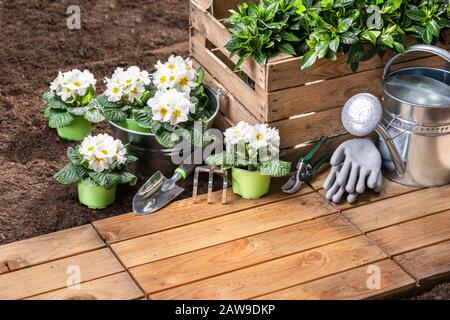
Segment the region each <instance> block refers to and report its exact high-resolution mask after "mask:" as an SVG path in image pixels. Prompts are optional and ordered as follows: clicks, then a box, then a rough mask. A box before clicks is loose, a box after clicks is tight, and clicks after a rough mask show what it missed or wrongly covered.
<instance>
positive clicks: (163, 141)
mask: <svg viewBox="0 0 450 320" xmlns="http://www.w3.org/2000/svg"><path fill="white" fill-rule="evenodd" d="M155 137H156V141H158V143H159V144H160V145H162V146H163V147H165V148H173V147H174V146H175V142H176V141H175V140H178V139H177V138H178V137H174V136H173V135H172V132H167V131H163V132H161V133H157V134H155Z"/></svg>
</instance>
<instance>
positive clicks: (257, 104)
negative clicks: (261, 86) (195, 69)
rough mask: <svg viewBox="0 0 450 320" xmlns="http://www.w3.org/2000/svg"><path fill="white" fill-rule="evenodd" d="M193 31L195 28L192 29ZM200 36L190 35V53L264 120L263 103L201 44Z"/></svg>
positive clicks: (256, 115)
mask: <svg viewBox="0 0 450 320" xmlns="http://www.w3.org/2000/svg"><path fill="white" fill-rule="evenodd" d="M194 31H195V30H194ZM199 39H202V36H201V35H200V34H199V33H197V32H196V33H195V34H194V36H192V37H191V43H190V45H191V54H192V55H193V57H194V58H195V59H196V60H197V61H198V62H199V63H200V64H202V65H203V67H204V68H205V69H206V70H207V71H208V72H209V73H210V74H212V75H213V76H214V77H215V78H216V79H217V80H218V81H219V82H220V83H221V84H222V85H223V86H224V87H225V89H226V90H227V92H229V93H231V94H232V95H233V96H234V97H235V98H236V99H237V100H238V101H240V102H241V103H242V105H244V106H245V107H246V108H247V109H248V110H249V111H250V113H251V114H253V115H254V116H255V117H256V118H257V119H258V120H260V121H264V120H265V119H266V116H265V105H264V103H263V101H261V100H260V98H259V97H258V96H257V95H256V93H255V91H254V90H253V89H252V88H250V87H249V86H248V85H247V84H246V83H245V82H244V81H243V80H242V79H241V78H239V76H238V75H236V74H235V73H234V72H233V71H232V70H230V68H228V66H227V65H226V64H225V63H223V62H222V61H221V60H220V59H219V58H218V57H217V56H216V55H215V54H214V53H212V52H211V51H210V50H208V49H207V48H205V47H204V46H202V45H201V40H199Z"/></svg>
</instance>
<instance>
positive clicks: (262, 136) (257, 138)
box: [256, 133, 264, 141]
mask: <svg viewBox="0 0 450 320" xmlns="http://www.w3.org/2000/svg"><path fill="white" fill-rule="evenodd" d="M262 139H264V135H263V134H262V133H258V134H257V135H256V140H257V141H261V140H262Z"/></svg>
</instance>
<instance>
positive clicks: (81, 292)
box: [28, 272, 144, 300]
mask: <svg viewBox="0 0 450 320" xmlns="http://www.w3.org/2000/svg"><path fill="white" fill-rule="evenodd" d="M143 296H144V294H143V293H142V291H141V290H140V289H139V287H138V286H137V285H136V283H135V282H134V281H133V279H131V277H130V276H129V275H128V273H126V272H121V273H118V274H113V275H111V276H107V277H104V278H101V279H96V280H92V281H88V282H85V283H82V284H80V285H79V288H78V287H77V286H70V287H67V288H64V289H60V290H56V291H51V292H48V293H44V294H40V295H37V296H33V297H31V298H28V300H135V299H139V298H142V297H143Z"/></svg>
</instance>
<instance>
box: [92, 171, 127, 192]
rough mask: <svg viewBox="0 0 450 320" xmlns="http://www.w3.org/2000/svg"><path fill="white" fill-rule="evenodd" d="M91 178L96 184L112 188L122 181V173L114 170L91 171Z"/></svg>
mask: <svg viewBox="0 0 450 320" xmlns="http://www.w3.org/2000/svg"><path fill="white" fill-rule="evenodd" d="M89 178H91V179H92V181H94V183H95V184H96V185H99V186H102V187H105V188H106V189H111V188H112V187H114V186H115V185H117V184H118V183H120V181H121V177H120V174H118V173H113V172H89Z"/></svg>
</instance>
